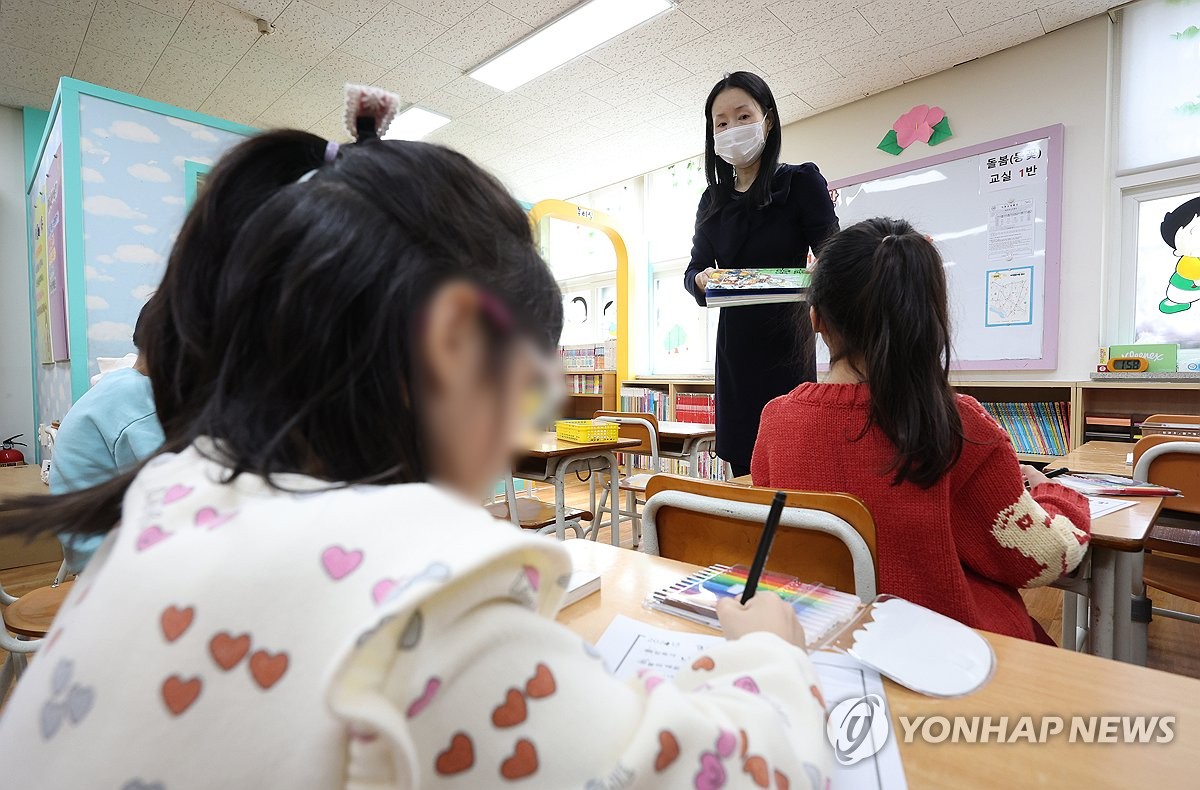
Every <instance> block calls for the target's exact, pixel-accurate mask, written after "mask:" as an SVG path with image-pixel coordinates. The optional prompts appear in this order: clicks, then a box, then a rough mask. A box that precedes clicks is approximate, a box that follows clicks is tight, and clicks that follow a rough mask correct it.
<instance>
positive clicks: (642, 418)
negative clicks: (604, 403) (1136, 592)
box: [592, 411, 658, 469]
mask: <svg viewBox="0 0 1200 790" xmlns="http://www.w3.org/2000/svg"><path fill="white" fill-rule="evenodd" d="M592 419H593V420H606V421H608V422H615V423H617V425H618V426H620V427H619V428H618V430H619V432H620V435H621V438H622V439H637V440H638V441H639V442H641V444H639V445H637V446H636V447H622V448H621V452H623V453H629V454H630V455H648V456H650V457H651V459H652V460H653V461H655V462H657V461H658V418H657V417H655V416H654V415H653V414H650V413H649V412H626V411H597V412H596V413H595V414H593V415H592ZM654 468H656V469H657V465H656V466H655V467H654Z"/></svg>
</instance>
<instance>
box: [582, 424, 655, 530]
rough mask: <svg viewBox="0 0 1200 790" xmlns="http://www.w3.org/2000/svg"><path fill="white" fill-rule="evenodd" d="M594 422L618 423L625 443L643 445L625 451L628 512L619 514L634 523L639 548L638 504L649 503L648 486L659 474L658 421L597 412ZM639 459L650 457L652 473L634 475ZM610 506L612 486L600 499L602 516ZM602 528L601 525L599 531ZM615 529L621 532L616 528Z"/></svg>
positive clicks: (623, 481) (622, 485) (624, 487)
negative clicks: (647, 501) (637, 458)
mask: <svg viewBox="0 0 1200 790" xmlns="http://www.w3.org/2000/svg"><path fill="white" fill-rule="evenodd" d="M592 419H594V420H600V421H604V422H615V423H617V425H618V426H620V427H619V430H620V436H621V438H622V439H637V440H638V441H639V442H640V443H639V444H638V445H636V446H634V447H627V448H622V449H621V452H622V453H624V454H625V475H624V476H623V477H622V478H621V480H620V483H619V487H620V489H621V490H622V491H624V492H625V509H624V510H618V512H619V513H620V518H619V519H618V524H619V523H620V522H622V521H626V520H629V521H632V522H633V545H634V547H635V548H636V547H637V545H638V543H640V542H641V535H642V523H641V515H640V514H639V513H638V504H639V503H640V502H644V501H645V493H646V484H647V483H648V482H649V481H650V478H651V477H653V476H654V475H655V474H657V473H658V470H659V466H660V457H659V454H658V447H659V444H658V418H657V417H655V416H654V415H653V414H650V413H648V412H620V411H597V412H596V413H595V414H593V415H592ZM636 455H645V456H649V457H650V469H651V470H653V471H650V472H639V473H635V472H634V466H633V458H634V456H636ZM607 502H608V486H605V487H604V491H603V492H602V493H601V495H600V504H599V506H598V510H597V512H598V513H603V512H604V508H605V505H606V503H607ZM598 528H599V525H597V529H598ZM612 528H613V529H619V528H620V527H619V526H617V525H613V527H612Z"/></svg>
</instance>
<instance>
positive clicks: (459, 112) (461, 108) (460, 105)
mask: <svg viewBox="0 0 1200 790" xmlns="http://www.w3.org/2000/svg"><path fill="white" fill-rule="evenodd" d="M416 104H419V105H421V106H422V107H424V108H426V109H429V110H433V111H434V112H437V113H441V114H442V115H445V116H446V117H447V118H461V117H463V116H464V115H467V114H468V113H470V112H471V111H472V110H474V109H476V108H478V107H480V106H482V105H483V104H484V102H482V101H479V100H477V99H465V98H463V97H462V96H456V95H455V94H453V93H449V92H447V91H446V89H445V88H439V89H438V90H436V91H434V92H433V93H430V94H428V95H426V96H424V97H422V98H421V99H420V100H419V101H417V102H416Z"/></svg>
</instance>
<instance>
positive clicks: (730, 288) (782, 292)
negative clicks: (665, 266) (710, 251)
mask: <svg viewBox="0 0 1200 790" xmlns="http://www.w3.org/2000/svg"><path fill="white" fill-rule="evenodd" d="M811 280H812V275H811V274H810V273H809V271H808V270H807V269H717V270H716V271H715V272H713V275H712V277H710V278H709V280H708V286H707V287H706V288H705V289H704V297H705V300H706V302H707V304H708V306H709V307H741V306H745V305H754V304H777V303H779V302H803V301H804V299H805V294H806V293H807V292H808V286H809V283H810V282H811Z"/></svg>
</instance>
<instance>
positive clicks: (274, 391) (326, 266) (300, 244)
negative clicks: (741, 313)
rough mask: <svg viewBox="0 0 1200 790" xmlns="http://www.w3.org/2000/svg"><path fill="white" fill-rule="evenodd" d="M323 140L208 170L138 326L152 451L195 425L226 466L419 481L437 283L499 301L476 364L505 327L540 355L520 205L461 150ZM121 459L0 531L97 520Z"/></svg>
mask: <svg viewBox="0 0 1200 790" xmlns="http://www.w3.org/2000/svg"><path fill="white" fill-rule="evenodd" d="M325 151H326V141H325V140H324V139H322V138H320V137H317V136H315V135H313V134H309V133H307V132H301V131H274V132H268V133H266V134H262V135H259V136H257V137H254V138H252V139H250V140H247V141H246V142H244V143H242V144H241V145H239V146H237V147H236V148H234V149H232V150H231V151H230V152H228V153H227V154H226V155H225V156H224V157H223V158H222V159H221V161H220V162H219V163H218V165H217V166H216V167H215V168H214V169H213V171H212V173H211V175H210V176H209V178H208V179H207V180H206V182H205V186H204V190H203V192H202V193H201V195H200V197H199V199H198V200H197V202H196V205H195V207H194V208H193V209H192V211H191V213H190V214H189V215H188V217H187V219H186V220H185V222H184V224H183V228H182V231H181V232H180V234H179V238H178V240H177V241H176V243H175V247H174V249H173V250H172V251H171V256H170V260H169V262H168V264H167V269H166V273H165V275H164V277H163V280H162V284H161V285H160V286H159V289H158V291H157V292H156V294H155V295H154V297H153V298H152V299H151V301H150V303H149V305H148V307H147V309H146V311H145V315H144V316H143V319H142V321H143V326H142V330H143V331H142V332H141V334H142V335H144V342H145V349H144V350H145V352H146V355H147V359H148V361H149V376H150V380H151V383H152V386H153V389H154V398H155V402H156V406H157V410H158V415H159V420H160V422H161V423H162V426H163V430H164V433H165V435H166V444H165V446H164V451H179V450H182V449H184V448H186V447H187V446H188V445H190V444H191V443H192V442H193V441H194V440H195V439H197V438H198V437H202V436H208V437H212V438H214V439H217V440H219V442H220V447H221V450H222V451H223V453H224V454H225V455H226V456H227V458H228V460H229V461H230V464H231V468H232V473H231V476H232V477H236V476H237V475H238V474H241V473H243V472H249V473H252V474H257V475H263V476H265V477H267V479H268V480H270V479H271V475H274V474H276V473H283V472H302V473H306V474H310V475H314V476H316V477H319V478H321V479H324V480H327V481H330V482H331V483H334V484H337V483H360V482H371V483H405V482H414V481H423V480H425V479H426V477H427V475H428V473H429V468H430V464H429V460H430V459H429V458H428V457H427V452H428V449H427V448H428V444H427V442H426V441H425V440H424V437H423V435H422V430H421V426H422V424H423V422H422V414H423V408H422V399H421V393H420V388H419V387H418V386H416V385H417V383H418V382H417V378H418V377H419V374H420V368H421V364H420V360H419V359H414V357H413V353H414V352H413V348H414V345H415V344H414V343H412V338H413V336H414V335H415V334H419V332H420V331H421V321H422V316H423V306H424V305H425V304H426V303H427V301H428V299H429V298H430V297H431V296H432V294H433V293H434V291H435V290H436V289H437V288H438V287H439V286H440V285H442V284H444V283H447V282H449V281H452V280H466V281H470V282H472V283H475V284H476V285H477V286H478V287H479V289H480V291H481V293H483V294H486V296H485V297H484V299H485V300H492V299H494V300H495V301H496V302H499V305H496V304H495V303H494V302H493V303H491V304H492V306H493V307H496V308H498V309H497V310H494V311H492V312H499V313H501V314H505V313H506V314H507V315H506V316H503V320H499V321H496V322H494V323H495V324H496V325H495V326H489V331H488V332H487V336H488V338H489V342H490V343H491V344H492V345H493V346H494V348H492V349H490V352H491V356H492V358H493V359H499V358H500V357H501V355H503V354H504V353H506V352H507V350H508V348H509V347H511V346H512V345H513V341H515V340H516V339H517V337H525V338H529V339H532V340H533V341H534V342H535V343H536V344H537V345H538V346H539V347H540V348H541V349H543V350H545V351H546V352H551V351H552V350H553V349H554V348H555V346H556V345H557V343H558V338H559V334H560V332H561V330H562V296H561V293H560V292H559V289H558V285H557V284H556V283H555V281H554V278H553V275H552V274H551V273H550V270H549V268H548V267H547V266H546V264H545V262H544V261H542V259H541V258H540V257H539V255H538V253H537V250H536V247H535V244H534V239H533V234H532V231H531V227H530V224H529V220H528V218H527V217H526V215H525V213H524V212H523V211H522V210H521V208H520V206H519V205H518V204H517V202H516V201H515V200H514V199H513V198H512V197H511V196H509V194H508V193H507V192H506V191H505V189H504V187H503V186H501V184H500V183H499V182H498V181H496V180H495V179H494V178H492V177H491V176H489V175H488V174H486V173H485V172H484V171H483V170H481V169H480V168H479V167H477V166H476V165H474V164H473V163H472V162H470V161H469V160H468V159H467V158H465V157H463V156H462V155H460V154H457V153H455V152H453V151H450V150H448V149H445V148H440V147H438V146H434V145H427V144H423V143H414V142H399V141H385V140H379V139H376V138H374V137H370V138H369V139H366V140H364V141H363V142H360V143H357V144H354V145H346V146H342V148H341V149H340V152H339V153H338V154H337V156H336V159H335V160H334V161H332V162H329V163H325V162H324V159H325ZM308 171H315V172H313V174H312V176H311V178H308V179H301V177H302V176H304V175H305V174H306V173H308ZM481 312H482V313H483V314H484V315H483V317H482V318H481V320H487V313H488V311H487V310H483V311H481ZM136 471H137V470H132V471H130V472H128V473H126V474H123V475H121V476H119V477H117V478H116V479H114V480H112V481H110V482H109V483H105V484H102V485H100V486H97V487H95V488H92V489H88V490H86V491H81V492H77V493H72V494H67V495H63V496H59V497H53V498H45V497H41V498H38V497H33V498H28V499H25V500H17V501H13V502H8V503H5V504H3V505H0V534H3V533H14V532H21V531H24V532H27V533H35V532H40V531H47V530H54V531H64V532H72V533H77V534H89V533H91V534H94V533H102V532H105V531H107V530H109V529H111V528H112V526H113V525H114V524H116V523H117V522H118V521H119V520H120V516H121V500H122V498H123V496H124V493H125V490H126V489H127V488H128V486H129V484H130V482H131V481H132V480H133V478H134V476H135V474H136Z"/></svg>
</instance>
